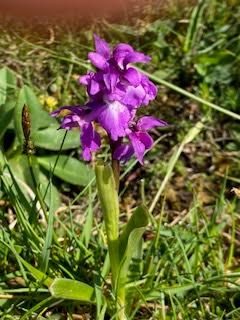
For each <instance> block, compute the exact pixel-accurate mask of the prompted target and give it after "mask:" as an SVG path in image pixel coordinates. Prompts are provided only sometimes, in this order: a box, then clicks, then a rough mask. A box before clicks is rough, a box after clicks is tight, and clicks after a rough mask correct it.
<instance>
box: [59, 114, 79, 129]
mask: <svg viewBox="0 0 240 320" xmlns="http://www.w3.org/2000/svg"><path fill="white" fill-rule="evenodd" d="M83 123H84V121H82V119H81V118H80V117H79V116H78V115H76V114H73V115H67V116H65V117H64V118H63V119H62V121H61V126H60V127H61V128H62V129H65V130H71V129H72V128H76V127H81V126H82V125H83Z"/></svg>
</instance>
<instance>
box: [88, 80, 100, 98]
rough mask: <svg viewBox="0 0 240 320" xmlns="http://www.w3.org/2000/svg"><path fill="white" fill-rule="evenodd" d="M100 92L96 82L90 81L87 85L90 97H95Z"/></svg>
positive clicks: (98, 84)
mask: <svg viewBox="0 0 240 320" xmlns="http://www.w3.org/2000/svg"><path fill="white" fill-rule="evenodd" d="M100 90H101V85H100V83H99V82H97V81H96V80H94V79H92V80H91V81H90V83H89V88H88V93H89V94H90V95H95V94H97V93H98V92H99V91H100Z"/></svg>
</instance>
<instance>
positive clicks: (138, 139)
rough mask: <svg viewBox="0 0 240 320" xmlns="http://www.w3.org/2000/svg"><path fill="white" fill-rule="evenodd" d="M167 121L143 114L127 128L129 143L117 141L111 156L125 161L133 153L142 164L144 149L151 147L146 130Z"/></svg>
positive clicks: (150, 138) (164, 124) (162, 124)
mask: <svg viewBox="0 0 240 320" xmlns="http://www.w3.org/2000/svg"><path fill="white" fill-rule="evenodd" d="M166 125H167V123H166V122H165V121H163V120H158V119H156V118H154V117H152V116H144V117H142V118H140V119H139V120H138V121H137V122H136V123H135V124H132V126H131V127H130V128H129V129H128V132H127V136H128V139H129V141H130V142H129V143H128V144H126V143H119V144H118V146H117V147H116V148H115V150H114V152H113V158H114V159H116V160H120V161H123V162H127V161H128V160H129V159H130V158H131V157H132V155H133V154H135V156H136V158H137V159H138V161H139V162H140V163H141V164H143V156H144V153H145V151H146V150H148V149H151V147H152V145H153V139H152V137H151V136H150V135H149V133H148V131H149V130H151V129H152V128H154V127H163V126H166Z"/></svg>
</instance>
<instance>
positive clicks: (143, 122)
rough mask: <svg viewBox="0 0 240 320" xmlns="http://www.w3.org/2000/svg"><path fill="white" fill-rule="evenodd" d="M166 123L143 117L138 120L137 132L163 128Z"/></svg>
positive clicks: (150, 117)
mask: <svg viewBox="0 0 240 320" xmlns="http://www.w3.org/2000/svg"><path fill="white" fill-rule="evenodd" d="M165 126H167V122H165V121H163V120H160V119H157V118H154V117H152V116H145V117H142V118H140V119H139V120H138V122H137V128H138V129H139V131H148V130H150V129H152V128H154V127H165Z"/></svg>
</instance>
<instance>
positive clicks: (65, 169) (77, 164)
mask: <svg viewBox="0 0 240 320" xmlns="http://www.w3.org/2000/svg"><path fill="white" fill-rule="evenodd" d="M57 157H58V156H56V155H52V156H45V157H38V163H39V164H40V165H41V166H42V167H43V168H45V169H46V170H48V171H52V170H53V168H54V172H53V174H54V175H55V176H57V177H59V178H61V179H62V180H64V181H66V182H69V183H71V184H74V185H80V186H86V185H88V184H89V182H90V181H91V180H92V179H93V172H92V170H91V169H90V168H89V166H87V165H86V164H84V163H83V162H81V161H79V160H77V159H75V158H72V157H69V156H65V155H60V156H59V158H58V161H57V164H56V166H55V167H54V165H55V163H56V160H57Z"/></svg>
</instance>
